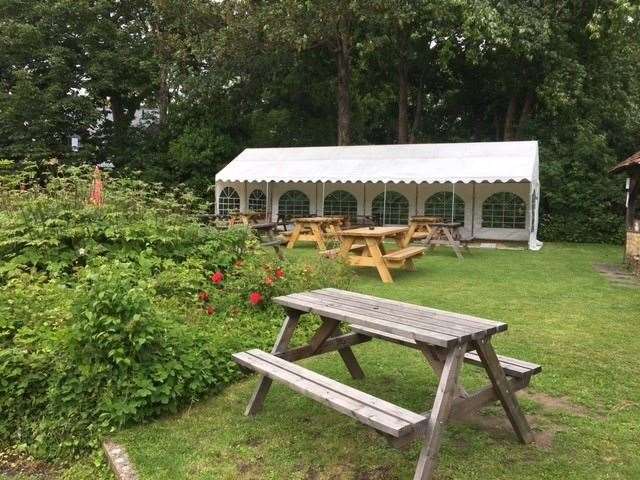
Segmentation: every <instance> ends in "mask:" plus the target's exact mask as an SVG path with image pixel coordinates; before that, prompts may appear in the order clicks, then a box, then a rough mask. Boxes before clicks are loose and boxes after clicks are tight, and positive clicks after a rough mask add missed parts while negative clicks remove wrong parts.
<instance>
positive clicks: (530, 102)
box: [516, 92, 535, 139]
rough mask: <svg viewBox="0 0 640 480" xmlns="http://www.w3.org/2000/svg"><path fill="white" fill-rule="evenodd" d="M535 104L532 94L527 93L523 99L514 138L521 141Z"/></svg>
mask: <svg viewBox="0 0 640 480" xmlns="http://www.w3.org/2000/svg"><path fill="white" fill-rule="evenodd" d="M534 103H535V97H534V95H533V93H532V92H527V94H526V95H525V97H524V105H523V106H522V112H520V121H519V122H518V130H517V132H516V137H517V138H518V139H521V138H522V137H523V136H524V131H525V130H526V128H527V124H528V123H529V118H531V112H532V111H533V106H534Z"/></svg>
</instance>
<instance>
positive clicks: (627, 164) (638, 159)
mask: <svg viewBox="0 0 640 480" xmlns="http://www.w3.org/2000/svg"><path fill="white" fill-rule="evenodd" d="M634 169H640V152H636V153H634V154H633V155H631V156H630V157H629V158H627V159H626V160H625V161H624V162H620V163H619V164H617V165H616V166H615V167H613V168H612V169H611V170H609V173H620V172H625V171H630V170H634Z"/></svg>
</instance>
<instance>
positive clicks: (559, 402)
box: [518, 391, 593, 417]
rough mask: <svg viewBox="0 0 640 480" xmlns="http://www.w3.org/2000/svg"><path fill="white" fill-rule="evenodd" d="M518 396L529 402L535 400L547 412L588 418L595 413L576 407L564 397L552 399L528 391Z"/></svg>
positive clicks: (549, 396)
mask: <svg viewBox="0 0 640 480" xmlns="http://www.w3.org/2000/svg"><path fill="white" fill-rule="evenodd" d="M518 396H519V397H522V398H526V399H527V400H533V401H534V402H536V403H537V404H538V405H541V406H542V408H544V409H545V410H551V411H555V412H562V413H568V414H570V415H575V416H577V417H588V416H592V415H593V412H590V411H589V410H588V409H587V408H585V407H582V406H580V405H576V404H575V403H573V402H572V401H571V400H569V399H567V398H564V397H552V396H551V395H547V394H545V393H531V392H528V391H526V392H522V393H519V394H518Z"/></svg>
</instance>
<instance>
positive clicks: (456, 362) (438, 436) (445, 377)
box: [413, 343, 467, 480]
mask: <svg viewBox="0 0 640 480" xmlns="http://www.w3.org/2000/svg"><path fill="white" fill-rule="evenodd" d="M466 351H467V344H466V343H463V344H460V345H457V346H455V347H454V348H452V349H451V350H449V352H448V353H447V358H446V360H445V362H444V366H443V368H442V375H441V377H440V383H439V385H438V392H437V393H436V398H435V400H434V402H433V409H432V410H431V415H430V416H429V422H428V423H427V430H426V432H425V440H424V446H423V447H422V450H421V451H420V457H419V458H418V465H417V467H416V473H415V475H414V476H413V480H430V479H431V476H432V474H433V471H434V469H435V466H436V459H437V456H438V451H439V450H440V444H441V443H442V434H443V433H444V429H445V426H446V423H447V420H448V418H449V414H450V413H451V406H452V404H453V400H454V395H455V392H456V385H457V383H458V376H459V375H460V368H461V367H462V361H463V359H464V354H465V352H466Z"/></svg>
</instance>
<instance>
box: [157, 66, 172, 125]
mask: <svg viewBox="0 0 640 480" xmlns="http://www.w3.org/2000/svg"><path fill="white" fill-rule="evenodd" d="M161 62H162V63H161V64H160V72H159V74H160V78H159V80H160V81H159V86H158V124H159V125H160V128H163V127H164V126H165V125H166V124H167V117H168V112H169V100H170V98H169V78H168V77H169V68H168V66H167V64H166V63H165V62H164V60H163V59H161Z"/></svg>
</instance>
